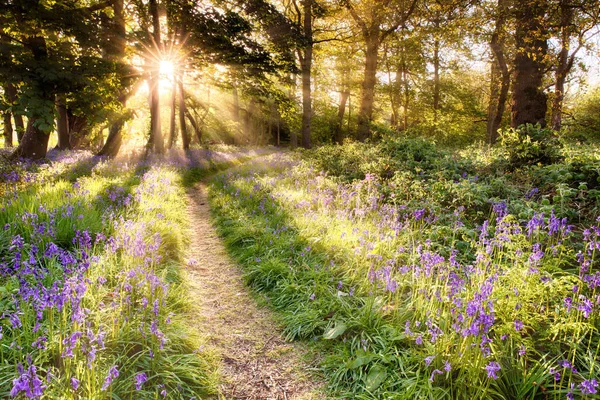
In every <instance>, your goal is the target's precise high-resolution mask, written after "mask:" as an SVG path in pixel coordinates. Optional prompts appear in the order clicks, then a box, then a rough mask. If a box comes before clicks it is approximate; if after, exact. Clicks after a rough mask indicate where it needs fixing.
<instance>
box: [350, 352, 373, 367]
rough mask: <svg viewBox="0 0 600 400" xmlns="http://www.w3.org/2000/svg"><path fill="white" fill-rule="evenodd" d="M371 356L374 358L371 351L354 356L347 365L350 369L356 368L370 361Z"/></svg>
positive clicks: (371, 359)
mask: <svg viewBox="0 0 600 400" xmlns="http://www.w3.org/2000/svg"><path fill="white" fill-rule="evenodd" d="M373 358H375V356H374V355H373V353H365V354H363V355H360V356H358V357H356V358H355V359H354V360H353V361H352V362H351V363H350V365H349V366H348V367H349V368H350V369H356V368H359V367H362V366H363V365H366V364H368V363H370V362H371V361H373Z"/></svg>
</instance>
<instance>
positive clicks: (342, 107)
mask: <svg viewBox="0 0 600 400" xmlns="http://www.w3.org/2000/svg"><path fill="white" fill-rule="evenodd" d="M348 97H350V91H349V90H347V89H345V90H342V91H341V92H340V103H339V105H338V114H337V121H336V123H335V129H334V132H335V133H334V139H335V142H336V143H337V144H342V143H343V142H344V132H343V130H342V124H343V123H344V114H345V113H346V103H347V102H348Z"/></svg>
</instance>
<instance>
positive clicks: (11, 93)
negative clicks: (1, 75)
mask: <svg viewBox="0 0 600 400" xmlns="http://www.w3.org/2000/svg"><path fill="white" fill-rule="evenodd" d="M4 94H5V95H6V100H8V102H9V103H10V104H11V106H13V105H15V104H16V103H17V88H16V87H15V85H13V84H11V83H7V84H5V85H4ZM11 114H12V118H13V120H14V121H15V130H16V131H17V140H18V141H19V143H20V142H21V139H23V134H24V133H25V124H24V123H23V116H22V115H21V114H17V113H15V111H14V110H13V111H12V113H11Z"/></svg>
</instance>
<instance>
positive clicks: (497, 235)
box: [210, 139, 600, 399]
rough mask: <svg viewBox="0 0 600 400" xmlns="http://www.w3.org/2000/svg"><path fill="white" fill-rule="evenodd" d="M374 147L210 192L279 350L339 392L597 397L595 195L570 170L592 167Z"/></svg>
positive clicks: (286, 159)
mask: <svg viewBox="0 0 600 400" xmlns="http://www.w3.org/2000/svg"><path fill="white" fill-rule="evenodd" d="M378 146H381V147H378V149H377V151H373V150H372V148H371V147H369V146H367V145H362V144H352V145H349V146H343V147H334V146H330V147H325V148H320V149H317V150H315V151H310V152H303V153H302V154H301V156H298V155H296V154H288V155H276V156H269V157H265V158H263V159H261V160H257V161H256V162H252V163H249V165H246V166H244V167H242V168H239V169H238V170H236V171H230V172H227V173H224V174H222V175H221V176H219V177H218V178H216V179H214V180H213V184H212V187H211V197H210V198H211V205H212V206H213V210H214V212H215V219H216V222H217V225H218V226H219V229H220V232H221V234H222V235H223V237H224V239H225V241H226V243H227V245H228V248H229V250H230V251H231V253H232V254H233V255H234V256H235V257H236V259H237V260H238V261H239V262H240V263H241V264H242V265H243V267H244V269H245V277H246V280H247V282H248V284H249V285H250V286H251V287H253V288H254V289H255V290H257V291H259V292H261V293H264V294H265V296H267V298H268V299H269V301H270V303H271V304H272V306H273V307H274V308H275V309H276V310H278V311H280V312H281V315H282V318H283V319H284V321H285V324H286V332H285V333H286V335H287V337H288V339H309V340H311V341H313V342H316V343H319V346H320V348H322V349H323V351H324V352H325V353H326V357H325V361H324V363H323V365H322V367H323V370H324V371H325V374H326V376H327V377H328V379H329V382H330V389H331V390H332V393H334V394H333V395H332V396H333V397H340V398H356V399H392V398H393V399H396V398H398V399H402V398H404V399H414V398H436V399H437V398H448V399H457V398H464V399H467V398H480V399H488V398H491V399H514V398H540V399H545V398H550V399H558V398H565V397H567V398H574V397H577V398H597V397H596V393H597V391H598V381H597V376H598V372H600V365H599V364H598V362H597V359H598V352H599V349H600V340H599V338H598V335H597V332H598V328H599V324H600V319H599V318H598V315H599V313H598V309H599V306H598V293H597V288H598V286H600V283H598V274H599V273H598V272H596V269H597V256H596V249H597V248H598V242H599V240H598V237H599V235H600V229H599V228H598V227H597V222H596V219H595V217H593V215H594V214H595V213H596V211H597V210H596V209H595V207H596V205H595V204H594V203H593V202H590V201H588V199H587V198H586V197H585V196H582V195H581V193H584V194H589V191H590V190H591V189H590V188H591V187H592V185H594V182H586V181H584V180H583V179H582V177H581V176H577V177H575V176H565V174H564V173H563V172H562V171H563V170H564V169H566V170H571V169H572V168H576V167H575V166H576V165H579V167H577V168H579V169H580V170H582V171H590V172H589V174H588V175H586V176H589V177H591V178H593V177H595V176H594V175H593V173H592V172H591V171H593V170H594V168H595V167H594V165H597V163H598V159H597V156H596V155H595V153H592V152H582V151H581V149H575V148H572V147H569V146H568V145H567V146H566V147H565V148H564V149H563V150H562V154H563V158H562V161H559V162H558V163H555V164H550V165H543V164H539V165H538V164H535V165H526V166H522V167H519V168H516V169H515V168H512V167H510V165H507V163H508V161H507V160H508V158H507V156H506V154H505V153H503V152H502V151H498V150H491V151H490V150H487V149H483V148H478V149H477V148H472V149H470V150H469V151H470V154H469V156H468V158H467V157H463V156H462V155H461V154H459V153H451V152H448V151H446V150H442V149H439V148H438V147H436V146H435V145H432V144H431V143H426V142H422V141H413V142H411V141H410V140H408V139H402V140H399V141H397V142H387V143H385V142H384V143H382V144H380V145H378ZM582 159H584V160H585V161H583V162H581V161H577V160H582ZM577 163H580V164H577ZM582 165H583V166H582ZM315 166H317V167H315ZM554 169H559V170H560V172H558V173H557V175H556V178H554V179H552V178H550V177H548V176H547V175H544V174H543V173H542V171H552V170H554ZM569 173H571V172H569ZM591 178H585V179H591ZM534 182H535V183H541V184H539V185H537V186H533V183H534ZM561 188H562V189H561ZM569 190H571V191H574V194H572V193H570V192H569ZM574 213H576V215H577V218H572V216H573V215H574Z"/></svg>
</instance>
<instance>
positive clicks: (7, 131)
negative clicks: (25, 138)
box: [3, 110, 13, 147]
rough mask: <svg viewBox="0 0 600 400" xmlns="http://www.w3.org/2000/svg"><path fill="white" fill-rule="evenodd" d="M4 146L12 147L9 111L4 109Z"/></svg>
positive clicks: (11, 127)
mask: <svg viewBox="0 0 600 400" xmlns="http://www.w3.org/2000/svg"><path fill="white" fill-rule="evenodd" d="M3 114H4V115H3V119H4V147H13V126H12V117H11V114H10V111H8V110H7V111H4V113H3Z"/></svg>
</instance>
